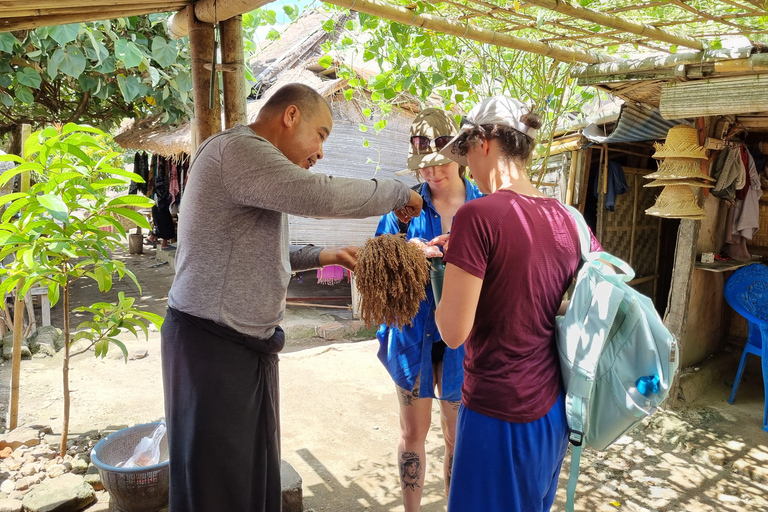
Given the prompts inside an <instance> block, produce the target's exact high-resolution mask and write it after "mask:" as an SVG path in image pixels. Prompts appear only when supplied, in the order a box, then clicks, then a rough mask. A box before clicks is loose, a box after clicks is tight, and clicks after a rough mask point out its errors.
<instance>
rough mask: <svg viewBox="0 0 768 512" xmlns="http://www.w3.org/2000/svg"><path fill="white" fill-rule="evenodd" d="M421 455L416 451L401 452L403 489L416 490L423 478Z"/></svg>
mask: <svg viewBox="0 0 768 512" xmlns="http://www.w3.org/2000/svg"><path fill="white" fill-rule="evenodd" d="M421 473H422V471H421V457H420V456H419V454H418V453H416V452H403V453H401V454H400V480H401V481H402V485H403V490H405V489H410V490H412V491H414V492H415V491H416V488H417V487H421V486H420V485H419V481H420V480H422V478H421Z"/></svg>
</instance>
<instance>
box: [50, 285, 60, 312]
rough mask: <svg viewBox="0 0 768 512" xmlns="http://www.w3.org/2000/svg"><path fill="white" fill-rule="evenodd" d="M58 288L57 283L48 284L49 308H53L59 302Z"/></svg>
mask: <svg viewBox="0 0 768 512" xmlns="http://www.w3.org/2000/svg"><path fill="white" fill-rule="evenodd" d="M59 294H60V287H59V284H58V283H49V284H48V300H49V301H50V303H51V306H55V305H56V304H57V303H58V302H59Z"/></svg>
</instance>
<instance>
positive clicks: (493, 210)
mask: <svg viewBox="0 0 768 512" xmlns="http://www.w3.org/2000/svg"><path fill="white" fill-rule="evenodd" d="M592 246H593V250H595V249H599V246H600V244H599V243H598V242H597V240H595V239H594V237H593V241H592ZM444 261H446V262H447V263H452V264H454V265H456V266H457V267H459V268H461V269H463V270H464V271H466V272H469V273H470V274H472V275H474V276H476V277H479V278H481V279H483V286H482V291H481V293H480V299H479V302H478V305H477V311H476V314H475V323H474V326H473V328H472V331H471V333H470V335H469V338H468V339H467V341H466V345H465V347H466V356H465V358H464V386H463V388H462V397H463V403H464V406H465V407H467V408H469V409H471V410H473V411H475V412H479V413H481V414H485V415H487V416H491V417H493V418H497V419H500V420H503V421H508V422H515V423H524V422H530V421H535V420H537V419H539V418H541V417H543V416H544V415H545V414H546V413H547V412H548V411H549V410H550V409H551V408H552V405H553V404H554V403H555V401H556V400H557V397H558V394H559V392H560V390H561V388H562V380H561V377H560V363H559V360H558V356H557V348H556V345H555V315H556V313H557V310H558V308H559V307H560V303H561V300H562V298H563V295H564V294H565V291H566V290H567V289H568V287H569V286H570V284H571V283H572V281H573V278H574V276H575V274H576V270H577V268H578V266H579V263H580V261H581V251H580V250H579V237H578V231H577V228H576V223H575V221H574V219H573V217H571V215H570V213H569V212H568V211H567V210H566V209H565V208H564V207H563V206H562V205H561V204H560V203H559V202H558V201H557V200H555V199H549V198H538V197H537V198H532V197H528V196H523V195H520V194H517V193H515V192H512V191H510V190H500V191H498V192H496V193H494V194H491V195H489V196H486V197H482V198H480V199H476V200H474V201H470V202H468V203H465V204H464V205H463V206H462V207H461V208H460V209H459V211H458V212H457V213H456V217H455V218H454V220H453V224H452V226H451V241H450V245H449V249H448V251H447V252H446V255H445V257H444Z"/></svg>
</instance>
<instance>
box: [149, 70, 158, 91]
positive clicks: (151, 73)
mask: <svg viewBox="0 0 768 512" xmlns="http://www.w3.org/2000/svg"><path fill="white" fill-rule="evenodd" d="M148 71H149V78H150V79H151V80H152V87H154V86H156V85H157V84H158V83H159V82H160V72H159V71H158V70H157V69H156V68H155V67H153V66H149V69H148Z"/></svg>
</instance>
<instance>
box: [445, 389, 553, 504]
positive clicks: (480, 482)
mask: <svg viewBox="0 0 768 512" xmlns="http://www.w3.org/2000/svg"><path fill="white" fill-rule="evenodd" d="M567 449H568V423H567V421H566V418H565V399H564V396H563V395H562V394H561V395H560V397H559V398H558V399H557V402H555V405H553V406H552V408H551V409H550V410H549V412H548V413H547V414H546V415H545V416H544V417H542V418H540V419H538V420H536V421H532V422H530V423H508V422H506V421H502V420H498V419H496V418H491V417H489V416H485V415H483V414H480V413H477V412H475V411H472V410H470V409H467V408H466V407H464V406H463V405H462V406H461V408H460V409H459V418H458V421H457V424H456V448H455V451H454V454H453V473H452V475H451V487H450V493H449V497H448V512H478V511H483V512H548V511H549V509H550V508H551V507H552V503H553V502H554V500H555V492H556V491H557V479H558V476H559V475H560V467H561V466H562V464H563V458H564V457H565V452H566V450H567Z"/></svg>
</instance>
